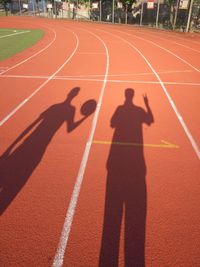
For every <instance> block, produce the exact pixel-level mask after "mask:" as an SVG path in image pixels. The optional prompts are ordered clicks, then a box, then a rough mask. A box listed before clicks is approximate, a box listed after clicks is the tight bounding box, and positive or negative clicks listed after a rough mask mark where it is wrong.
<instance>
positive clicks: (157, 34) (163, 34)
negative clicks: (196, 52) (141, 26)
mask: <svg viewBox="0 0 200 267" xmlns="http://www.w3.org/2000/svg"><path fill="white" fill-rule="evenodd" d="M151 31H152V32H153V34H155V35H156V36H163V37H165V38H166V37H169V38H170V39H171V38H172V36H173V37H174V38H175V39H178V40H181V41H182V42H188V43H190V44H195V45H196V44H197V45H199V42H197V41H194V40H192V38H190V39H187V38H184V37H181V36H180V34H178V33H174V32H170V34H169V32H168V31H165V30H164V31H162V30H158V31H157V30H156V31H155V30H151ZM145 33H149V29H148V30H145ZM191 35H192V34H191ZM170 39H168V40H170Z"/></svg>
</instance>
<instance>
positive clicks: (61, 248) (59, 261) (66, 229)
mask: <svg viewBox="0 0 200 267" xmlns="http://www.w3.org/2000/svg"><path fill="white" fill-rule="evenodd" d="M86 32H88V33H90V34H91V35H93V36H94V37H95V38H96V39H97V40H98V41H100V42H101V44H102V46H103V47H104V49H105V55H106V69H105V75H104V79H103V81H102V87H101V91H100V95H99V99H98V103H97V109H96V111H95V114H94V118H93V121H92V125H91V129H90V134H89V137H88V140H87V143H86V146H85V150H84V153H83V157H82V160H81V164H80V168H79V171H78V176H77V178H76V183H75V185H74V189H73V192H72V196H71V200H70V204H69V207H68V210H67V214H66V217H65V221H64V225H63V229H62V233H61V237H60V242H59V245H58V249H57V252H56V255H55V258H54V262H53V266H54V267H61V266H62V265H63V261H64V255H65V250H66V246H67V242H68V239H69V235H70V230H71V225H72V223H73V217H74V213H75V209H76V205H77V201H78V198H79V194H80V190H81V185H82V182H83V177H84V174H85V170H86V166H87V162H88V158H89V154H90V150H91V146H92V143H93V138H94V134H95V130H96V125H97V121H98V118H99V113H100V108H101V105H102V102H103V97H104V94H105V88H106V83H107V77H108V71H109V51H108V48H107V46H106V44H105V42H104V41H103V40H102V39H101V38H100V37H99V36H98V35H96V34H94V33H92V32H90V31H86Z"/></svg>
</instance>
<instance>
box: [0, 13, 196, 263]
mask: <svg viewBox="0 0 200 267" xmlns="http://www.w3.org/2000/svg"><path fill="white" fill-rule="evenodd" d="M2 21H3V22H4V23H3V24H2V25H3V26H4V27H5V28H9V27H12V25H15V27H16V28H17V27H19V28H20V26H22V28H24V26H23V24H24V25H30V29H31V28H32V27H33V28H36V27H37V28H40V27H41V28H42V29H44V28H48V29H49V30H50V31H51V32H49V31H48V33H50V34H49V35H48V38H47V39H48V42H52V38H54V37H55V40H54V42H53V43H52V44H51V45H50V46H49V47H48V48H49V49H48V48H47V49H46V50H44V51H43V52H44V53H40V52H39V51H38V50H37V48H38V49H40V48H41V46H40V45H39V46H38V47H37V45H36V46H35V48H36V50H37V52H38V53H39V54H37V56H34V55H35V54H34V55H33V60H31V58H30V60H29V56H28V55H32V53H34V52H33V51H35V50H34V49H33V51H31V50H30V51H29V50H28V51H29V52H30V53H29V52H27V51H23V52H22V53H21V54H20V55H19V56H16V57H15V56H14V59H16V61H17V62H18V63H19V65H18V66H17V65H16V64H14V63H12V58H10V59H8V60H6V61H2V62H1V66H2V67H0V73H1V71H3V72H4V71H5V72H4V73H2V74H1V75H0V84H1V85H2V86H0V94H1V97H0V106H1V117H2V118H3V119H2V120H1V121H0V126H1V127H0V132H1V137H0V139H1V145H0V199H1V200H3V202H2V201H1V200H0V214H1V226H2V227H0V228H1V230H0V236H1V247H2V251H1V259H0V262H1V264H0V265H3V266H4V265H5V266H15V267H21V266H38V267H43V266H53V267H62V266H63V267H67V266H76V267H79V266H89V267H97V266H98V267H100V266H101V267H105V266H106V267H107V266H109V267H110V266H118V267H123V266H131V267H132V266H141V267H144V266H145V267H151V266H165V265H166V263H167V264H168V265H169V266H170V267H177V266H199V265H200V257H199V255H200V248H199V246H197V245H196V244H198V243H199V240H200V225H199V212H198V211H199V208H198V205H197V203H199V201H200V199H199V196H200V191H199V185H200V184H199V175H200V169H199V159H200V150H199V144H200V134H199V127H198V125H199V123H200V120H199V119H200V117H199V112H198V107H199V106H200V97H199V96H200V94H199V93H200V91H199V88H200V76H199V73H200V65H199V63H198V58H199V51H198V47H197V46H195V45H196V43H195V42H191V48H190V47H189V46H190V45H189V37H188V36H189V35H186V34H185V33H180V34H178V33H173V32H169V31H165V32H164V31H158V30H156V29H147V28H145V27H144V28H143V27H132V26H127V25H123V26H122V25H120V26H119V25H117V24H111V23H110V24H104V23H99V22H97V23H93V22H84V21H78V20H59V19H57V20H56V19H49V18H48V19H45V18H43V19H41V18H39V17H36V18H26V17H20V16H19V17H14V16H12V17H11V16H10V17H8V18H3V19H2ZM18 22H19V23H18ZM18 25H19V26H18ZM40 25H41V26H40ZM51 29H52V30H53V31H54V33H53V32H52V30H51ZM154 33H155V36H153V35H154ZM168 37H169V39H167V38H168ZM170 38H171V39H170ZM178 38H179V39H178ZM195 38H196V40H197V39H198V36H197V35H195V36H194V39H195ZM47 39H43V41H42V40H41V43H40V44H41V45H42V46H45V45H47V43H45V41H46V40H47ZM179 40H181V41H179ZM192 40H193V39H192ZM49 44H50V43H48V45H49ZM155 44H156V45H157V46H156V45H155ZM158 46H159V47H158ZM45 47H46V46H45ZM163 48H164V49H163ZM23 58H26V59H27V61H26V59H25V61H24V63H23V61H22V62H21V61H20V60H22V59H23ZM16 61H15V62H16ZM7 63H8V64H7ZM13 64H14V65H16V67H15V66H14V65H13ZM9 66H11V68H12V67H13V68H12V69H9ZM7 70H8V72H6V71H7ZM9 70H11V71H10V72H9ZM2 196H3V197H2ZM188 214H189V216H188ZM21 244H23V246H21ZM174 259H175V260H174Z"/></svg>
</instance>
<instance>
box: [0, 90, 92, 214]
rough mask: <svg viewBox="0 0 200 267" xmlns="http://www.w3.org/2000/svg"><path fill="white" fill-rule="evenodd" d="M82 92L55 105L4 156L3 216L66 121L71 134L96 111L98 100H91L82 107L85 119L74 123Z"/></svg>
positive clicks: (0, 170) (0, 169) (0, 165)
mask: <svg viewBox="0 0 200 267" xmlns="http://www.w3.org/2000/svg"><path fill="white" fill-rule="evenodd" d="M79 91H80V88H79V87H75V88H73V89H72V90H71V91H70V92H69V94H68V96H67V98H66V100H65V101H64V102H62V103H58V104H55V105H52V106H51V107H49V108H48V109H47V110H45V111H44V112H43V113H42V114H40V116H39V117H38V118H37V119H36V120H35V121H34V122H33V123H32V124H31V125H29V126H28V127H27V128H26V129H25V130H24V131H23V132H22V133H21V134H20V135H19V136H18V138H17V139H16V140H15V141H14V142H13V143H12V144H11V145H10V146H9V147H8V148H7V150H6V151H5V152H4V153H3V155H2V156H1V157H0V214H2V213H3V212H4V211H5V209H6V208H7V207H8V206H9V204H10V203H11V202H12V200H13V199H14V198H15V196H16V195H17V194H18V192H19V191H20V190H21V188H22V187H23V186H24V184H25V183H26V181H27V180H28V178H29V177H30V175H31V174H32V172H33V171H34V169H35V168H36V167H37V165H38V164H39V163H40V161H41V159H42V157H43V155H44V153H45V150H46V148H47V146H48V144H49V143H50V142H51V140H52V138H53V136H54V134H55V133H56V131H57V130H58V129H59V128H60V127H61V125H62V124H63V123H64V122H66V123H67V132H68V133H70V132H71V131H73V130H74V129H76V128H77V127H78V126H79V125H80V124H81V123H82V122H83V121H84V120H85V119H86V118H87V117H88V116H89V115H90V114H92V113H93V112H94V111H95V108H96V101H95V100H88V101H86V102H85V103H84V104H83V105H82V108H81V114H82V116H83V117H82V118H81V119H80V120H78V121H74V117H75V111H76V108H75V107H74V106H73V105H72V103H71V102H72V100H73V99H74V98H75V97H76V96H77V95H78V93H79Z"/></svg>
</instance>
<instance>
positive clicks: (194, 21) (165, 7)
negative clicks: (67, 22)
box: [7, 0, 200, 32]
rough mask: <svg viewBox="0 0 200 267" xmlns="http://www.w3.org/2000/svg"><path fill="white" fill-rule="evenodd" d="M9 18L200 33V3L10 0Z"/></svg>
mask: <svg viewBox="0 0 200 267" xmlns="http://www.w3.org/2000/svg"><path fill="white" fill-rule="evenodd" d="M7 10H9V13H10V14H19V15H23V14H26V15H27V14H29V15H35V16H44V17H52V18H62V19H77V20H92V21H99V22H109V23H120V24H135V25H140V26H149V27H156V28H167V29H173V30H180V31H186V32H188V31H200V0H196V1H195V0H174V2H172V4H171V5H169V1H167V0H139V1H137V2H135V3H133V4H132V5H130V4H129V5H128V4H123V3H122V2H120V1H119V0H100V1H96V2H92V0H91V1H88V2H85V4H80V3H79V2H78V0H77V1H74V2H60V0H57V1H54V2H53V3H47V2H46V1H45V0H42V1H37V2H36V1H35V0H29V1H28V3H27V2H26V3H24V2H23V0H13V1H12V2H11V4H9V5H8V6H7Z"/></svg>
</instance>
